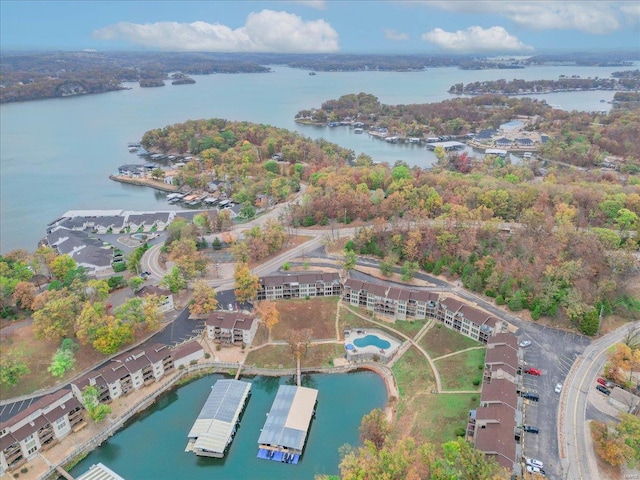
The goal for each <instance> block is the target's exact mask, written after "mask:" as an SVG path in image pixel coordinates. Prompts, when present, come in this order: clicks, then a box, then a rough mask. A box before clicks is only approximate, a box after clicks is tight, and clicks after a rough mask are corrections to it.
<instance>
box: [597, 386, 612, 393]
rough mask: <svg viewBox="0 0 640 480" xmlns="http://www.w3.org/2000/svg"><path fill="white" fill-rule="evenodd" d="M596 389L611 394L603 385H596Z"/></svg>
mask: <svg viewBox="0 0 640 480" xmlns="http://www.w3.org/2000/svg"><path fill="white" fill-rule="evenodd" d="M596 390H598V391H599V392H602V393H604V394H605V395H610V394H611V390H609V389H608V388H606V387H603V386H602V385H596Z"/></svg>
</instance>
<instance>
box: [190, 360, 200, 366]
mask: <svg viewBox="0 0 640 480" xmlns="http://www.w3.org/2000/svg"><path fill="white" fill-rule="evenodd" d="M196 363H198V361H197V360H191V361H190V362H189V365H195V364H196Z"/></svg>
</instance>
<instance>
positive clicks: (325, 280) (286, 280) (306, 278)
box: [258, 272, 342, 300]
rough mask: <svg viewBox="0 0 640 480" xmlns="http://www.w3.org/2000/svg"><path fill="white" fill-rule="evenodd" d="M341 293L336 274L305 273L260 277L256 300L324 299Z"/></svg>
mask: <svg viewBox="0 0 640 480" xmlns="http://www.w3.org/2000/svg"><path fill="white" fill-rule="evenodd" d="M341 293H342V284H341V283H340V275H338V273H336V272H328V273H322V272H305V273H300V274H284V275H271V276H267V277H261V278H260V288H259V290H258V300H280V299H287V298H306V297H326V296H333V295H340V294H341Z"/></svg>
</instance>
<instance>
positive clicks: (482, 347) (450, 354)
mask: <svg viewBox="0 0 640 480" xmlns="http://www.w3.org/2000/svg"><path fill="white" fill-rule="evenodd" d="M485 348H487V347H484V346H478V347H469V348H465V349H464V350H458V351H457V352H451V353H447V354H446V355H440V356H439V357H436V358H434V359H433V361H434V362H437V361H438V360H442V359H443V358H447V357H453V356H454V355H458V354H460V353H465V352H469V351H471V350H484V349H485Z"/></svg>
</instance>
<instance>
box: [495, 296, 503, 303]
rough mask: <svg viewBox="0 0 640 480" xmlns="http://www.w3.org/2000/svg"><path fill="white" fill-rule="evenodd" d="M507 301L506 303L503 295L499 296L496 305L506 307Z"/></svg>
mask: <svg viewBox="0 0 640 480" xmlns="http://www.w3.org/2000/svg"><path fill="white" fill-rule="evenodd" d="M504 304H505V301H504V297H503V296H502V295H497V296H496V305H504Z"/></svg>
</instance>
